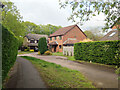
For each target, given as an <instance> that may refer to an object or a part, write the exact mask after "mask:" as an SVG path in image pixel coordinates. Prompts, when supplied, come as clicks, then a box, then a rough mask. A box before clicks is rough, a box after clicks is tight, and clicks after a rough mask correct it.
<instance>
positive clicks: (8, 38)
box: [2, 27, 18, 81]
mask: <svg viewBox="0 0 120 90" xmlns="http://www.w3.org/2000/svg"><path fill="white" fill-rule="evenodd" d="M17 50H18V39H17V38H16V37H15V35H14V34H13V33H12V32H10V31H9V30H7V29H6V28H5V27H2V81H3V80H4V79H5V77H6V76H7V73H8V72H9V70H10V68H11V67H12V66H13V65H14V62H15V60H16V56H17V52H18V51H17Z"/></svg>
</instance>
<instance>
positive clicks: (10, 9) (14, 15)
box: [2, 0, 25, 38]
mask: <svg viewBox="0 0 120 90" xmlns="http://www.w3.org/2000/svg"><path fill="white" fill-rule="evenodd" d="M3 4H4V5H5V6H4V8H3V10H2V24H3V25H4V26H5V27H6V28H7V29H9V30H11V31H12V32H13V33H14V34H15V36H17V37H18V38H19V37H20V36H24V34H25V29H24V25H23V24H22V17H21V15H20V12H19V11H18V10H17V7H16V6H15V5H14V3H12V2H10V1H9V0H5V1H4V2H3Z"/></svg>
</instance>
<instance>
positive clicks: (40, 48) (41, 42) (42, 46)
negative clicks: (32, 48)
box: [38, 37, 47, 54]
mask: <svg viewBox="0 0 120 90" xmlns="http://www.w3.org/2000/svg"><path fill="white" fill-rule="evenodd" d="M38 51H40V53H41V54H44V53H45V51H47V41H46V38H45V37H42V38H40V39H39V42H38Z"/></svg>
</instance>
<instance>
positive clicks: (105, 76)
mask: <svg viewBox="0 0 120 90" xmlns="http://www.w3.org/2000/svg"><path fill="white" fill-rule="evenodd" d="M18 56H32V57H36V58H39V59H42V60H45V61H48V62H53V63H56V64H60V65H61V66H63V67H67V68H70V69H74V70H78V71H80V72H81V73H82V74H83V75H85V76H86V77H87V78H88V79H89V80H90V81H92V82H94V85H96V87H98V88H118V80H117V78H118V75H116V74H115V73H114V69H113V68H108V67H106V66H101V65H95V64H87V63H77V62H74V61H69V60H67V58H66V57H62V56H40V55H37V53H30V54H23V55H18Z"/></svg>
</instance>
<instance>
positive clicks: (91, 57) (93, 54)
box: [74, 41, 120, 64]
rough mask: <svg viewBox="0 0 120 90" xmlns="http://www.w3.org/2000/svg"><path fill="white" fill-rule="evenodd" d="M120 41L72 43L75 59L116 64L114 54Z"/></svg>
mask: <svg viewBox="0 0 120 90" xmlns="http://www.w3.org/2000/svg"><path fill="white" fill-rule="evenodd" d="M119 43H120V41H97V42H81V43H76V44H75V45H74V57H75V59H76V60H84V61H92V62H96V63H102V64H118V63H119V62H120V60H117V61H116V58H115V56H116V55H117V51H118V48H119V47H118V44H119Z"/></svg>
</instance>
